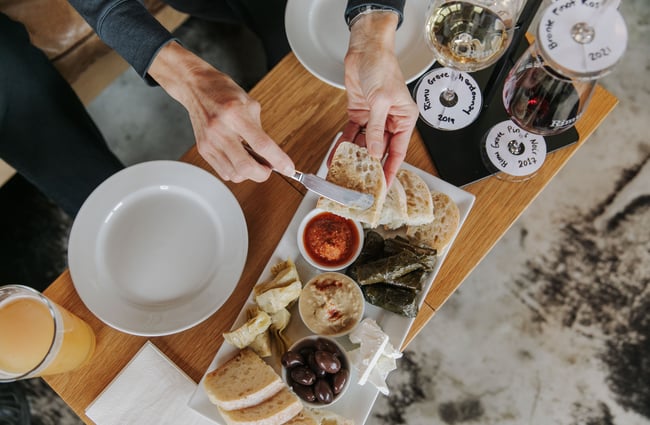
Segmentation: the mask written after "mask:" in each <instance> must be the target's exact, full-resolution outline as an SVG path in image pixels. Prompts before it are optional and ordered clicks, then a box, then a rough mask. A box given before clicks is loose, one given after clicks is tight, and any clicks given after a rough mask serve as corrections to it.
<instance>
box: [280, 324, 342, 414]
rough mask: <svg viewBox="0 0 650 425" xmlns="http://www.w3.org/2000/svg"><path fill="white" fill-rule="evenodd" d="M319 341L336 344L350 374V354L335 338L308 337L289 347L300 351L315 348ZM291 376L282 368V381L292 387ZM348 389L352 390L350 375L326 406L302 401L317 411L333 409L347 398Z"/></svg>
mask: <svg viewBox="0 0 650 425" xmlns="http://www.w3.org/2000/svg"><path fill="white" fill-rule="evenodd" d="M319 339H324V340H326V341H327V342H328V343H331V344H334V346H335V347H336V348H337V349H338V351H339V352H340V353H341V356H339V361H340V362H341V367H342V368H345V369H347V370H348V372H349V371H350V359H349V358H348V354H347V353H346V351H345V349H344V348H343V347H342V346H341V344H339V343H338V342H336V340H335V339H333V338H330V337H327V336H317V335H310V336H306V337H304V338H301V339H299V340H298V341H296V342H294V343H293V345H292V346H291V347H289V350H290V351H299V350H300V349H301V348H303V347H305V346H314V345H315V344H316V341H317V340H319ZM327 351H330V352H333V351H334V350H327ZM289 374H290V372H289V370H288V369H287V368H285V367H283V368H282V379H283V380H284V382H285V383H286V384H288V385H289V386H291V384H290V383H289V380H290V378H289V376H288V375H289ZM331 376H332V375H329V378H326V379H330V378H331ZM348 388H350V375H348V379H347V381H346V383H345V385H344V386H343V389H342V390H341V391H340V392H339V393H338V394H334V397H333V399H332V402H331V403H328V404H324V403H321V402H318V401H314V402H309V401H305V400H304V399H303V400H302V403H303V404H304V405H306V406H308V407H312V408H315V409H320V408H323V409H329V408H330V407H332V405H333V404H334V403H336V402H337V401H339V400H340V399H342V398H343V397H344V396H345V393H346V392H347V390H348Z"/></svg>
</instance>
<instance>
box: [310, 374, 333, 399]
mask: <svg viewBox="0 0 650 425" xmlns="http://www.w3.org/2000/svg"><path fill="white" fill-rule="evenodd" d="M314 394H315V395H316V399H317V400H318V401H320V402H321V403H323V404H330V403H331V402H332V401H334V393H333V392H332V387H330V384H329V382H327V380H325V379H318V380H317V381H316V383H315V384H314Z"/></svg>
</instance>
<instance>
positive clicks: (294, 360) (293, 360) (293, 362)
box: [282, 351, 305, 368]
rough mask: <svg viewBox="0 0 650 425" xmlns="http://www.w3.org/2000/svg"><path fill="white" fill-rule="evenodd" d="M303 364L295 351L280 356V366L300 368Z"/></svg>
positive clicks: (303, 361) (302, 360)
mask: <svg viewBox="0 0 650 425" xmlns="http://www.w3.org/2000/svg"><path fill="white" fill-rule="evenodd" d="M304 364H305V360H304V359H303V358H302V356H301V355H300V354H299V353H296V352H295V351H287V352H286V353H284V354H283V355H282V366H284V367H286V368H292V367H296V366H302V365H304Z"/></svg>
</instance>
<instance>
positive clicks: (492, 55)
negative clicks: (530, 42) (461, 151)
mask: <svg viewBox="0 0 650 425" xmlns="http://www.w3.org/2000/svg"><path fill="white" fill-rule="evenodd" d="M521 4H522V0H432V2H431V4H430V5H429V9H428V12H427V19H426V24H425V39H426V41H427V43H428V45H429V47H430V48H431V50H432V51H433V52H434V55H435V58H436V60H437V61H438V62H439V63H440V64H441V65H443V66H444V67H443V68H437V69H434V70H432V71H430V72H429V73H427V74H426V75H425V76H424V77H423V78H422V79H421V80H420V83H419V84H418V88H417V93H416V96H417V97H418V99H417V100H418V104H419V105H421V107H420V112H421V115H422V117H423V118H424V120H425V121H426V122H427V123H429V125H431V126H432V127H434V128H437V129H440V130H456V129H460V128H463V127H466V126H467V125H469V124H471V123H472V122H473V121H474V120H475V119H476V117H477V116H478V114H479V112H480V109H481V104H482V96H481V92H480V89H479V87H478V84H477V83H476V81H475V80H474V79H473V78H472V77H471V76H470V75H469V74H467V73H468V72H474V71H478V70H481V69H484V68H487V67H488V66H490V65H492V64H493V63H495V62H496V61H497V60H498V59H499V58H500V57H501V55H502V54H503V53H504V51H505V50H506V49H507V48H508V46H509V45H510V41H511V39H512V34H513V31H514V24H515V22H516V18H517V14H518V13H519V10H520V8H521Z"/></svg>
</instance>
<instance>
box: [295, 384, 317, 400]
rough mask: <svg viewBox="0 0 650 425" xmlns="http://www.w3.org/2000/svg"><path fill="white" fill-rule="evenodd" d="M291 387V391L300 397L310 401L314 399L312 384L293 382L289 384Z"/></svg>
mask: <svg viewBox="0 0 650 425" xmlns="http://www.w3.org/2000/svg"><path fill="white" fill-rule="evenodd" d="M291 388H292V389H293V392H295V393H296V395H297V396H298V397H300V398H301V399H303V400H305V401H308V402H310V403H313V402H315V401H316V395H315V394H314V387H313V386H307V385H300V384H299V383H297V382H294V383H293V385H291Z"/></svg>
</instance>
